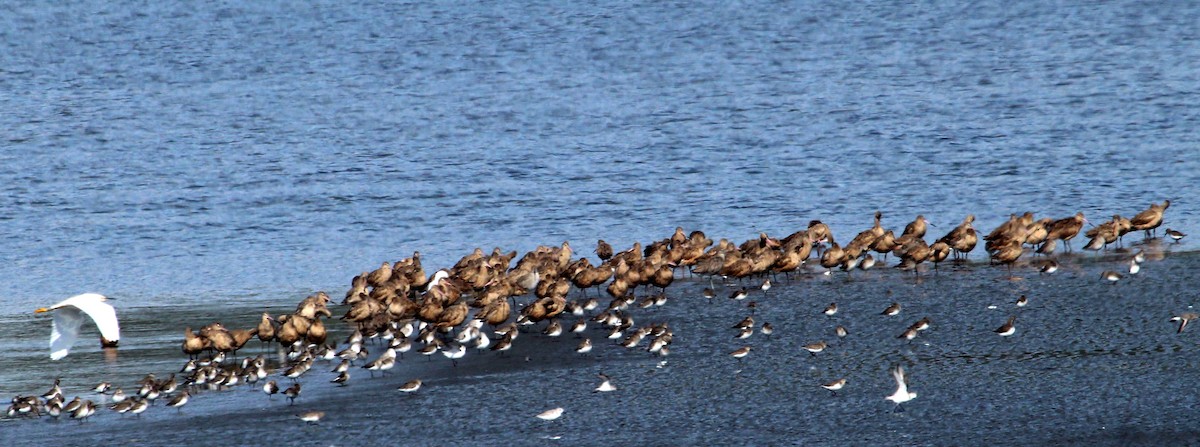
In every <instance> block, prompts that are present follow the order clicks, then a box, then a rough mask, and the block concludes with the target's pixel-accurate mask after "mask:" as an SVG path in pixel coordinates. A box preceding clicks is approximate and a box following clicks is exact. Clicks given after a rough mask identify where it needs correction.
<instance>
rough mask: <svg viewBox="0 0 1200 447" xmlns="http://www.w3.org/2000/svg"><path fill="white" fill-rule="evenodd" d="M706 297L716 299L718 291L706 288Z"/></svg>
mask: <svg viewBox="0 0 1200 447" xmlns="http://www.w3.org/2000/svg"><path fill="white" fill-rule="evenodd" d="M704 297H705V298H709V299H712V298H716V297H717V291H716V290H713V289H711V288H708V287H705V288H704Z"/></svg>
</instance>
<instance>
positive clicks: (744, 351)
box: [729, 346, 750, 361]
mask: <svg viewBox="0 0 1200 447" xmlns="http://www.w3.org/2000/svg"><path fill="white" fill-rule="evenodd" d="M749 354H750V347H749V346H742V347H740V348H738V349H737V350H736V351H733V352H731V353H729V355H732V356H733V358H735V359H738V361H741V360H742V357H745V356H747V355H749Z"/></svg>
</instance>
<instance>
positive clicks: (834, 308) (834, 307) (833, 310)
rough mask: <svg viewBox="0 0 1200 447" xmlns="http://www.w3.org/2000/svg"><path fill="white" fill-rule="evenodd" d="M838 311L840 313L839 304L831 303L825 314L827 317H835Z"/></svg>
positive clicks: (826, 307)
mask: <svg viewBox="0 0 1200 447" xmlns="http://www.w3.org/2000/svg"><path fill="white" fill-rule="evenodd" d="M837 311H838V305H837V303H829V305H828V306H825V311H824V312H825V315H829V316H833V314H836V313H837Z"/></svg>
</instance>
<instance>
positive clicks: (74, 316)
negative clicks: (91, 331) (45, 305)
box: [50, 306, 85, 360]
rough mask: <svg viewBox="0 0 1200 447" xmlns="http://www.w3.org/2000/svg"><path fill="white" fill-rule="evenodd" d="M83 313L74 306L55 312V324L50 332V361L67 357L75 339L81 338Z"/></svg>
mask: <svg viewBox="0 0 1200 447" xmlns="http://www.w3.org/2000/svg"><path fill="white" fill-rule="evenodd" d="M84 318H85V317H84V315H83V312H81V311H80V310H79V309H78V308H75V307H72V306H66V307H61V308H58V309H55V310H54V322H53V324H51V330H50V360H58V359H61V358H63V357H66V356H67V352H68V351H69V350H70V349H71V345H74V344H75V339H76V338H79V327H80V326H83V319H84Z"/></svg>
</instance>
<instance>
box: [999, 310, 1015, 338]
mask: <svg viewBox="0 0 1200 447" xmlns="http://www.w3.org/2000/svg"><path fill="white" fill-rule="evenodd" d="M1016 322H1017V316H1016V315H1013V316H1011V317H1008V321H1007V322H1005V323H1004V324H1003V325H1001V326H1000V327H998V328H996V330H995V332H996V333H997V334H999V335H1000V336H1001V337H1007V336H1009V335H1012V334H1013V333H1015V332H1017V327H1016Z"/></svg>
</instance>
